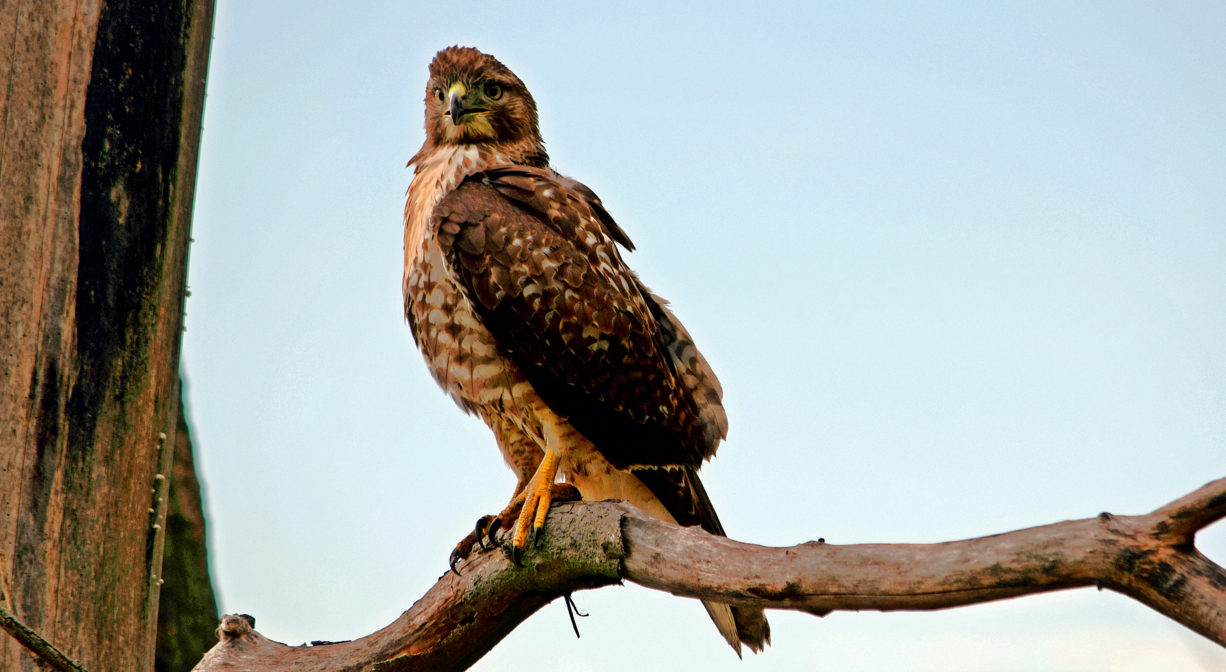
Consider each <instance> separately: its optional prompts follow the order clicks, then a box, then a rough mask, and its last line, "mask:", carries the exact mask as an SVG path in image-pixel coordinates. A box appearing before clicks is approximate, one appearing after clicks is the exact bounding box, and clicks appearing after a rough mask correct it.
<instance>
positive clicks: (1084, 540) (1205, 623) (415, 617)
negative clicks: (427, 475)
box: [195, 478, 1226, 672]
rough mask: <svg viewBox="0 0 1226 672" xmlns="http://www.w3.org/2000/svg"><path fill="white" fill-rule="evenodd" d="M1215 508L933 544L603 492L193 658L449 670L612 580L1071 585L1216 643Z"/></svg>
mask: <svg viewBox="0 0 1226 672" xmlns="http://www.w3.org/2000/svg"><path fill="white" fill-rule="evenodd" d="M1224 516H1226V478H1223V479H1220V480H1217V481H1213V482H1212V483H1209V484H1207V485H1205V486H1204V487H1202V488H1200V489H1199V490H1197V491H1195V492H1193V493H1191V494H1189V495H1187V496H1185V497H1182V498H1180V499H1178V500H1175V501H1174V502H1171V503H1169V504H1167V505H1165V506H1163V507H1161V508H1159V509H1157V510H1155V511H1153V512H1151V513H1148V514H1144V515H1139V516H1115V515H1112V514H1109V513H1102V514H1099V515H1098V516H1097V517H1094V518H1086V519H1082V520H1072V521H1064V522H1059V523H1053V524H1051V525H1044V526H1041V527H1033V528H1028V529H1024V530H1018V531H1015V532H1008V533H1004V534H997V535H992V536H987V537H979V538H976V539H967V540H963V541H951V542H945V543H940V544H856V545H847V546H839V545H834V544H826V543H822V542H820V541H818V542H814V541H810V542H806V543H803V544H799V545H796V546H790V547H786V548H773V547H767V546H757V545H754V544H747V543H743V542H739V541H733V540H731V539H727V538H724V537H716V536H713V535H710V534H708V533H706V532H703V531H702V530H700V529H698V528H679V527H676V526H674V525H669V524H667V523H663V522H661V521H658V520H655V519H653V518H649V517H647V516H646V515H644V514H643V513H641V512H639V511H638V510H637V509H634V508H632V507H629V506H626V505H624V504H620V503H614V502H598V503H589V502H573V503H567V504H560V505H558V506H556V507H554V508H553V509H552V510H551V511H550V514H549V524H548V525H546V527H545V533H544V534H543V535H542V537H541V538H539V539H538V542H537V544H536V546H535V547H533V548H532V549H530V551H529V553H528V554H527V555H526V557H525V558H524V559H523V563H524V564H523V566H522V567H516V566H514V565H513V564H512V563H511V562H510V561H509V560H507V558H506V557H504V554H502V553H483V554H480V555H477V556H476V557H474V558H473V559H472V560H470V561H469V562H468V563H466V564H465V565H463V566H461V571H462V572H463V573H462V574H459V575H457V574H455V573H452V572H447V573H446V574H444V575H443V576H442V578H440V579H439V581H438V583H436V584H435V585H434V586H433V587H432V588H431V589H430V590H429V591H428V592H427V593H426V595H425V596H424V597H422V598H421V599H420V600H418V602H417V603H416V604H414V605H413V607H412V608H410V609H409V610H408V611H406V612H404V614H402V615H401V616H400V618H398V619H397V620H396V621H395V622H394V623H392V624H391V625H388V626H387V627H385V628H383V629H382V630H380V631H378V632H376V633H374V634H371V635H368V636H366V637H363V638H361V639H357V640H354V641H349V642H339V643H326V644H325V643H316V644H314V645H311V646H297V647H291V646H286V645H284V644H281V643H279V642H274V641H272V640H269V639H267V638H265V637H263V636H262V635H260V634H259V633H258V632H256V631H255V629H254V625H255V623H254V619H251V618H250V617H248V616H235V615H228V616H226V617H224V618H223V620H222V624H221V626H220V627H219V628H218V635H219V638H220V641H219V643H218V644H217V645H216V646H215V647H213V649H212V650H210V651H209V652H208V653H207V654H206V655H205V657H204V659H203V660H201V661H200V663H199V664H198V665H197V666H196V667H195V670H197V671H198V672H213V671H215V670H237V669H244V670H253V671H254V670H273V669H294V670H300V671H302V672H312V671H322V670H378V671H381V672H385V671H391V670H462V669H465V668H467V667H469V666H470V665H472V664H473V663H474V662H476V660H477V659H479V658H480V657H481V656H482V655H484V654H485V653H486V652H487V651H489V650H490V649H491V648H493V646H494V645H495V644H497V643H498V641H500V640H501V639H502V637H504V636H505V635H506V634H507V633H508V632H510V631H511V630H512V629H513V628H514V627H515V626H517V625H518V624H519V623H521V622H522V621H523V620H524V619H526V618H527V617H528V616H530V615H531V614H532V613H533V612H535V611H536V610H537V609H539V608H540V607H541V606H543V605H545V604H546V603H548V602H549V601H551V600H553V599H555V598H557V597H559V596H562V595H565V594H568V593H570V592H572V591H575V590H581V589H584V588H595V587H599V586H604V585H609V584H612V583H619V582H620V581H621V580H622V579H626V580H629V581H633V582H635V583H638V584H641V585H644V586H647V587H649V588H655V589H657V590H664V591H668V592H670V593H673V594H674V595H680V596H684V597H694V598H704V599H718V600H722V601H726V602H729V603H731V604H738V605H746V606H761V607H769V608H773V609H795V610H798V611H804V612H808V613H811V614H815V615H819V616H821V615H825V614H827V613H829V612H831V611H834V610H837V609H854V610H861V609H875V610H881V611H894V610H920V609H946V608H949V607H958V606H964V605H969V604H976V603H980V602H989V601H993V600H1000V599H1005V598H1010V597H1017V596H1020V595H1028V594H1032V593H1042V592H1048V591H1052V590H1061V589H1065V588H1073V587H1077V586H1098V587H1099V588H1107V589H1110V590H1114V591H1116V592H1119V593H1122V594H1124V595H1127V596H1129V597H1131V598H1133V599H1136V600H1138V601H1140V602H1142V603H1143V604H1146V605H1148V606H1150V607H1151V608H1153V609H1155V610H1157V611H1158V612H1160V613H1162V614H1164V615H1166V616H1168V617H1170V618H1172V619H1174V620H1176V621H1178V622H1180V623H1182V624H1184V625H1186V626H1187V627H1189V628H1191V629H1192V630H1195V631H1196V632H1199V633H1200V634H1202V635H1204V636H1205V637H1208V638H1209V639H1211V640H1213V641H1214V642H1217V643H1218V644H1220V645H1223V646H1226V571H1223V569H1222V568H1221V567H1220V566H1218V565H1217V564H1215V563H1213V562H1212V561H1210V560H1209V559H1208V558H1206V557H1205V556H1203V555H1201V554H1200V552H1199V551H1197V550H1196V547H1195V545H1194V541H1195V535H1196V532H1197V531H1198V530H1200V529H1202V528H1204V527H1206V526H1208V525H1210V524H1212V523H1213V522H1215V521H1217V520H1220V519H1221V518H1223V517H1224Z"/></svg>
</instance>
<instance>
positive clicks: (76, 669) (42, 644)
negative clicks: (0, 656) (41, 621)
mask: <svg viewBox="0 0 1226 672" xmlns="http://www.w3.org/2000/svg"><path fill="white" fill-rule="evenodd" d="M2 597H4V595H3V594H0V598H2ZM0 629H3V630H4V631H5V632H7V633H9V634H10V635H12V636H13V639H16V640H17V641H18V642H19V643H20V644H21V645H22V646H24V647H26V648H27V649H29V651H30V653H32V654H34V656H35V657H36V658H38V659H39V661H41V662H42V663H44V664H46V665H47V667H49V668H50V669H52V670H55V671H56V672H85V668H83V667H81V666H80V665H78V664H77V663H76V661H74V660H72V659H71V658H69V657H68V656H66V655H64V652H63V651H60V650H59V649H58V648H56V646H55V645H54V644H52V643H51V642H48V641H47V640H46V639H44V638H43V636H42V635H40V634H38V633H37V632H35V631H34V630H33V629H31V628H30V627H29V626H28V625H26V624H25V623H22V622H21V621H19V620H18V619H17V617H16V616H14V615H12V614H10V613H9V611H8V609H5V608H4V607H3V606H0Z"/></svg>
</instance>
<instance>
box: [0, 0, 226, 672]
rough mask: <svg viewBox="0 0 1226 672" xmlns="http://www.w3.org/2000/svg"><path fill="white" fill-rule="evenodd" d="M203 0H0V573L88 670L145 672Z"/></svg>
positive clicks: (204, 36)
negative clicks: (0, 561) (134, 671)
mask: <svg viewBox="0 0 1226 672" xmlns="http://www.w3.org/2000/svg"><path fill="white" fill-rule="evenodd" d="M212 4H213V3H212V1H211V0H202V1H197V2H193V1H192V0H166V1H165V2H158V3H152V2H135V1H134V0H129V1H110V2H105V3H103V2H102V0H80V1H79V2H45V1H43V0H24V1H22V0H0V64H3V66H4V67H3V68H2V69H0V559H2V562H3V566H2V568H0V579H2V580H3V584H2V585H3V586H4V588H5V590H4V591H3V592H4V593H5V594H6V595H7V596H8V605H7V606H8V608H9V609H10V610H11V611H12V612H13V613H14V614H15V615H16V616H17V617H18V618H20V619H21V620H23V621H25V622H26V624H28V625H30V626H31V627H33V628H34V629H36V630H37V631H39V632H40V633H41V634H42V635H43V636H44V637H46V638H47V639H49V640H50V641H51V642H52V643H54V644H56V645H57V646H59V647H60V648H61V649H62V650H63V651H64V652H65V653H67V654H68V655H69V656H71V657H72V658H74V659H76V660H77V661H78V662H80V663H81V664H83V665H84V666H86V667H87V668H89V669H91V670H149V669H151V668H152V667H153V653H154V641H155V633H156V623H157V610H158V587H159V582H160V580H161V576H160V575H161V561H162V544H163V537H162V533H161V530H163V529H164V528H165V525H164V518H165V514H166V501H167V478H166V477H167V476H169V468H170V464H171V459H172V455H173V452H174V450H173V448H174V445H175V433H176V431H177V427H178V422H177V421H178V412H179V382H178V381H179V377H178V367H179V344H180V340H181V333H182V329H183V302H184V296H185V279H186V269H187V248H188V227H189V220H190V211H191V204H192V196H193V185H194V181H195V167H196V151H197V147H198V143H199V135H200V114H201V109H202V105H203V99H204V74H205V69H206V64H207V55H208V48H209V39H210V34H211V29H212ZM0 669H4V670H32V669H34V665H33V662H32V659H31V658H30V656H29V655H28V654H27V653H26V652H25V650H24V649H22V648H21V647H20V646H19V645H17V643H16V642H15V641H13V640H12V639H10V638H9V637H7V636H2V635H0Z"/></svg>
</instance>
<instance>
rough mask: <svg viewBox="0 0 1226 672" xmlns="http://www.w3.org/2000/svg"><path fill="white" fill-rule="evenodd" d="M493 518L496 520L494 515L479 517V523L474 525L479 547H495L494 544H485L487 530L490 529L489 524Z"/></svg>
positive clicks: (476, 541)
mask: <svg viewBox="0 0 1226 672" xmlns="http://www.w3.org/2000/svg"><path fill="white" fill-rule="evenodd" d="M491 520H494V516H481V517H480V518H478V519H477V524H476V525H475V526H474V527H473V534H474V535H475V536H476V540H475V543H476V545H477V547H478V548H480V549H481V550H483V551H484V550H486V549H487V548H493V545H490V546H488V547H487V546H486V545H485V535H486V531H487V530H488V529H489V528H488V527H487V526H488V525H489V524H490V521H491Z"/></svg>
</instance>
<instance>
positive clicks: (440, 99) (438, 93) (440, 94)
mask: <svg viewBox="0 0 1226 672" xmlns="http://www.w3.org/2000/svg"><path fill="white" fill-rule="evenodd" d="M434 97H435V98H438V102H440V103H441V102H443V90H442V89H440V88H437V87H435V89H434Z"/></svg>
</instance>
